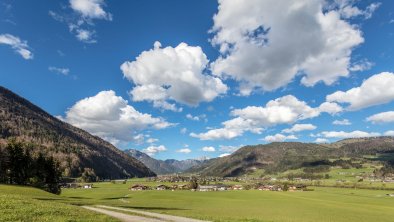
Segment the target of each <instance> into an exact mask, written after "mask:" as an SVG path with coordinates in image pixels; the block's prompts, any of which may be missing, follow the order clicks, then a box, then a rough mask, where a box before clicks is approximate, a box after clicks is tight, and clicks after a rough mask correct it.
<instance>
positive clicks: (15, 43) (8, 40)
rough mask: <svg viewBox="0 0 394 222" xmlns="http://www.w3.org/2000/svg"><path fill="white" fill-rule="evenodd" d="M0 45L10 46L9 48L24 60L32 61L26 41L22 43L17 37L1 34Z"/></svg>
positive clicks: (31, 54)
mask: <svg viewBox="0 0 394 222" xmlns="http://www.w3.org/2000/svg"><path fill="white" fill-rule="evenodd" d="M0 44H4V45H9V46H11V48H12V49H13V50H14V51H15V52H16V53H18V54H19V55H21V56H22V57H23V58H24V59H33V53H32V52H31V51H30V49H29V46H28V45H27V41H23V40H21V39H20V38H19V37H17V36H13V35H11V34H1V35H0Z"/></svg>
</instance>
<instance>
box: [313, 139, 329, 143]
mask: <svg viewBox="0 0 394 222" xmlns="http://www.w3.org/2000/svg"><path fill="white" fill-rule="evenodd" d="M328 142H329V140H328V139H326V138H316V140H315V143H328Z"/></svg>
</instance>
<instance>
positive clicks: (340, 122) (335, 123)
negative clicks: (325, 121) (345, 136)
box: [332, 119, 352, 126]
mask: <svg viewBox="0 0 394 222" xmlns="http://www.w3.org/2000/svg"><path fill="white" fill-rule="evenodd" d="M332 124H334V125H342V126H349V125H352V123H351V122H350V121H349V120H348V119H343V120H334V121H333V122H332Z"/></svg>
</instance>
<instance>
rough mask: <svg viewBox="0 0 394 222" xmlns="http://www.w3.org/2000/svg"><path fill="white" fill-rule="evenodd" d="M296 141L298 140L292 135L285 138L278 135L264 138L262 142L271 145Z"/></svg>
mask: <svg viewBox="0 0 394 222" xmlns="http://www.w3.org/2000/svg"><path fill="white" fill-rule="evenodd" d="M297 139H298V138H297V137H296V136H294V135H288V136H285V135H283V134H280V133H277V134H275V135H269V136H266V137H264V140H265V141H266V142H270V143H272V142H283V141H285V140H297Z"/></svg>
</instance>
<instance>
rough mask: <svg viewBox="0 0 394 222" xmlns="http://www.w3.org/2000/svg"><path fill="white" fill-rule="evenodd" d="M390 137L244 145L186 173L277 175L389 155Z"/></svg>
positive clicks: (393, 142) (393, 139)
mask: <svg viewBox="0 0 394 222" xmlns="http://www.w3.org/2000/svg"><path fill="white" fill-rule="evenodd" d="M393 152H394V137H371V138H360V139H346V140H342V141H338V142H336V143H332V144H314V143H298V142H275V143H270V144H265V145H256V146H245V147H242V148H240V149H239V150H237V151H236V152H234V153H233V154H231V155H229V156H225V157H221V158H215V159H211V160H209V161H207V162H205V163H204V164H201V165H199V166H196V167H193V168H191V169H189V170H187V172H189V173H199V174H201V175H204V176H225V177H226V176H227V177H233V176H240V175H243V174H245V173H248V172H253V171H255V170H256V169H264V170H265V172H267V173H270V172H281V171H285V170H288V169H297V168H300V167H305V166H313V165H315V164H318V163H320V162H324V161H326V160H328V159H330V158H339V157H359V158H362V157H363V156H364V155H375V154H378V153H393Z"/></svg>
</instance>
